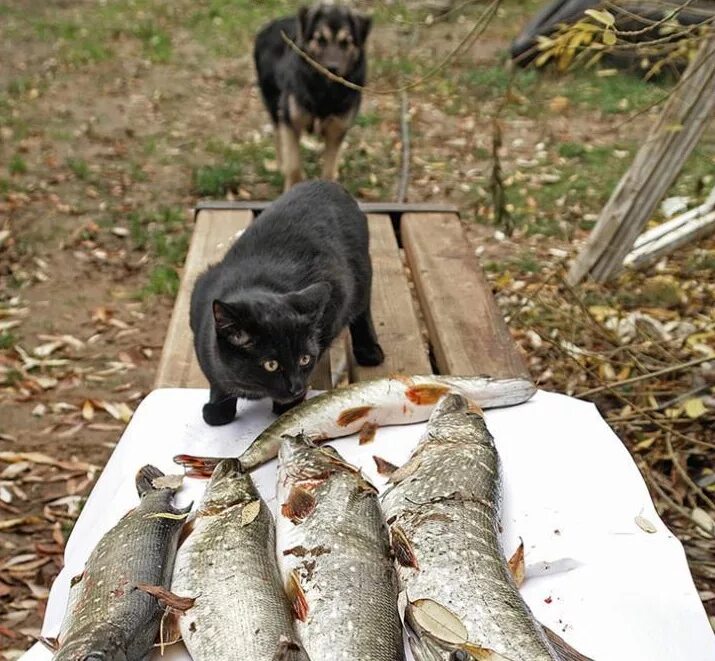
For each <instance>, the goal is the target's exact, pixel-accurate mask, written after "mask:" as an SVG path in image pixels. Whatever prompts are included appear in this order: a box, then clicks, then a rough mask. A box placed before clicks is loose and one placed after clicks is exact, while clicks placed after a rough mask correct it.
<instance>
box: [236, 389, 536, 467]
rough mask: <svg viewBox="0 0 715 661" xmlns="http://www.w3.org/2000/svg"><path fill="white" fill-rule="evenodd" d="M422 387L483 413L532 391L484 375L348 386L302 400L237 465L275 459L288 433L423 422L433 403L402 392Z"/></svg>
mask: <svg viewBox="0 0 715 661" xmlns="http://www.w3.org/2000/svg"><path fill="white" fill-rule="evenodd" d="M426 386H427V387H429V386H437V387H440V386H441V387H444V388H451V389H456V390H457V391H459V392H460V393H464V394H466V395H467V396H468V397H470V398H471V399H472V400H473V401H474V402H476V403H477V404H478V405H479V406H481V407H482V408H490V407H496V406H512V405H514V404H520V403H521V402H524V401H526V400H527V399H529V398H530V397H531V396H532V395H533V394H534V392H536V389H535V387H534V385H533V384H532V383H531V381H529V380H528V379H523V378H513V379H494V378H490V377H487V376H436V375H425V376H419V375H418V376H409V377H401V378H382V379H374V380H369V381H360V382H358V383H352V384H350V385H347V386H344V387H342V388H335V389H334V390H330V391H328V392H326V393H323V394H322V395H318V396H317V397H313V398H312V399H309V400H306V401H305V402H303V403H302V404H300V405H298V406H296V407H295V408H294V409H291V410H290V411H288V412H286V413H284V414H283V415H282V416H281V417H280V418H278V420H276V421H275V422H274V423H273V424H271V425H270V426H269V427H268V428H266V429H265V430H264V431H263V432H261V433H260V434H259V435H258V437H257V438H256V439H255V440H254V441H253V443H251V445H250V446H249V447H248V448H247V449H246V450H245V452H244V453H243V454H242V455H241V457H240V462H241V466H242V467H243V469H244V470H250V469H253V468H255V467H256V466H260V465H261V464H264V463H265V462H267V461H269V460H271V459H273V458H274V457H275V456H276V455H277V454H278V449H279V448H280V445H281V441H282V438H283V436H284V435H286V434H289V435H294V434H305V435H307V436H308V437H309V438H311V439H313V440H315V441H318V440H324V439H326V438H339V437H341V436H348V435H350V434H353V433H356V432H358V431H360V429H361V427H362V426H363V425H364V424H365V423H370V424H374V425H377V426H384V425H402V424H410V423H414V422H422V421H424V420H426V419H427V418H428V417H429V414H430V413H431V411H432V409H433V408H434V404H435V403H436V402H435V401H434V400H432V401H425V402H419V401H418V400H410V399H409V397H407V395H406V393H407V391H408V390H410V389H412V388H420V387H426ZM356 407H364V408H366V409H369V413H368V412H367V411H366V413H365V415H364V416H356V417H355V418H354V419H353V420H352V421H350V422H347V421H343V422H339V419H340V416H341V414H344V413H345V412H346V411H347V410H349V409H355V408H356Z"/></svg>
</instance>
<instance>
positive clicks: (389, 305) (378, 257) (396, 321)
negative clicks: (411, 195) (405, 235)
mask: <svg viewBox="0 0 715 661" xmlns="http://www.w3.org/2000/svg"><path fill="white" fill-rule="evenodd" d="M368 223H369V226H370V256H371V258H372V269H373V279H372V316H373V321H374V322H375V330H376V331H377V336H378V339H379V341H380V345H381V346H382V349H383V351H384V352H385V362H384V363H383V364H382V365H379V366H377V367H360V366H359V365H357V364H352V365H351V381H364V380H365V379H374V378H378V377H381V376H389V375H390V374H431V373H432V368H431V366H430V361H429V355H428V353H427V347H426V346H425V344H424V340H423V338H422V333H421V332H420V324H419V321H418V317H417V313H416V311H415V306H414V303H413V300H412V294H411V293H410V287H409V284H408V280H407V275H406V274H405V267H404V265H403V263H402V258H401V256H400V250H399V248H398V246H397V240H396V239H395V233H394V231H393V229H392V223H391V221H390V217H389V216H387V215H377V214H371V215H369V216H368ZM351 358H352V356H351Z"/></svg>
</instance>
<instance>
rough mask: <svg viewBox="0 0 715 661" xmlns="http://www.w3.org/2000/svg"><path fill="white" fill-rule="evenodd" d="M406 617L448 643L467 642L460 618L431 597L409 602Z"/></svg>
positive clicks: (466, 634) (431, 634)
mask: <svg viewBox="0 0 715 661" xmlns="http://www.w3.org/2000/svg"><path fill="white" fill-rule="evenodd" d="M408 617H409V618H410V619H411V621H412V623H413V624H416V625H417V627H419V629H422V630H423V631H425V632H426V633H428V634H429V635H430V636H432V637H433V638H436V639H437V640H440V641H442V642H445V643H448V644H449V645H464V644H465V643H466V642H467V639H468V635H469V633H468V631H467V627H465V626H464V624H463V622H462V620H460V619H459V618H458V617H457V616H456V615H455V614H454V613H453V612H452V611H451V610H449V609H448V608H445V607H444V606H442V604H438V603H437V602H436V601H433V600H432V599H417V600H416V601H412V602H410V607H409V609H408Z"/></svg>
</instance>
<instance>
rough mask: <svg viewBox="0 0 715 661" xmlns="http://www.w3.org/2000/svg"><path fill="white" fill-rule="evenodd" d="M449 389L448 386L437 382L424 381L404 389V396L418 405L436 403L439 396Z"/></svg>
mask: <svg viewBox="0 0 715 661" xmlns="http://www.w3.org/2000/svg"><path fill="white" fill-rule="evenodd" d="M448 391H449V387H447V386H442V385H440V384H438V383H426V384H424V385H420V386H412V387H410V388H408V389H407V390H406V391H405V397H407V399H409V400H410V401H411V402H412V403H413V404H417V405H418V406H428V405H429V404H436V403H437V402H438V401H439V399H440V397H442V395H444V394H445V393H447V392H448Z"/></svg>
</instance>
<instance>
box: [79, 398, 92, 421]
mask: <svg viewBox="0 0 715 661" xmlns="http://www.w3.org/2000/svg"><path fill="white" fill-rule="evenodd" d="M82 417H83V418H84V419H85V420H91V419H92V418H94V406H92V402H90V401H89V400H88V399H86V400H85V401H84V404H83V405H82Z"/></svg>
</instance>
